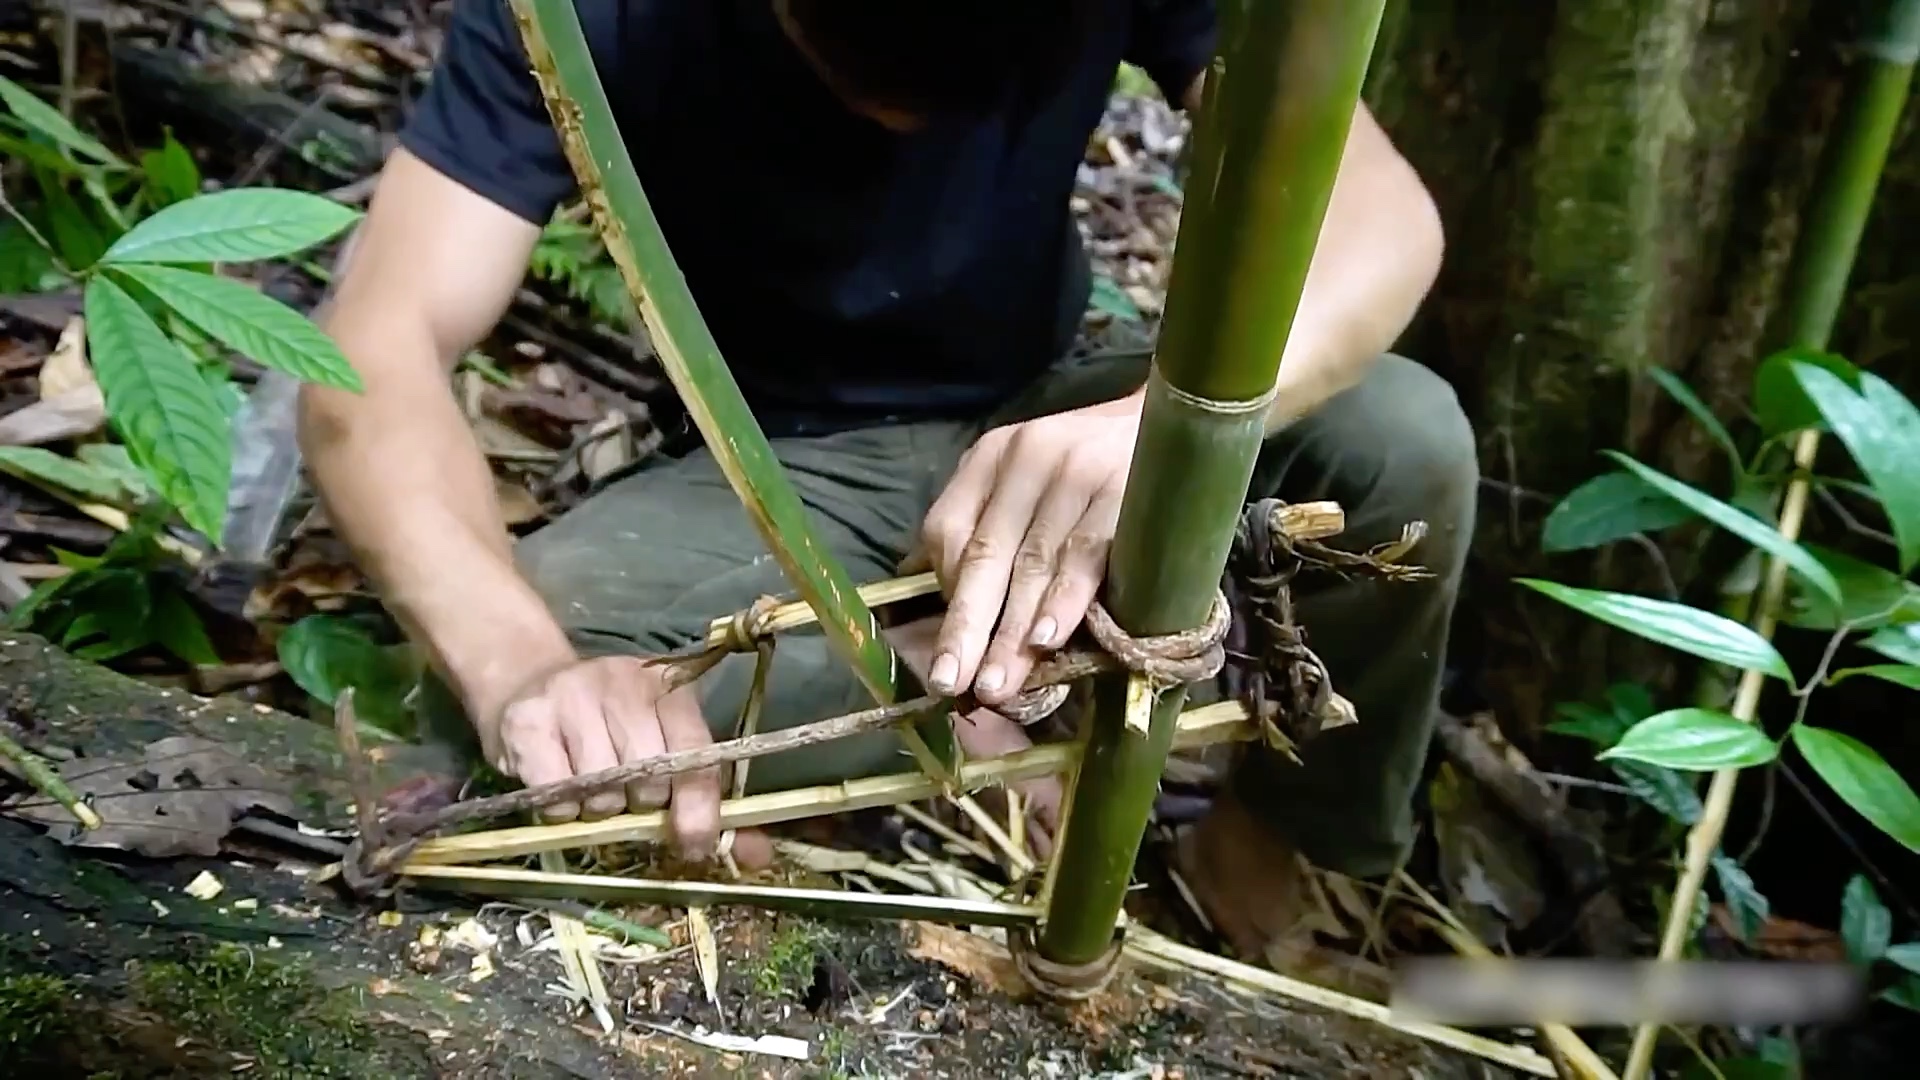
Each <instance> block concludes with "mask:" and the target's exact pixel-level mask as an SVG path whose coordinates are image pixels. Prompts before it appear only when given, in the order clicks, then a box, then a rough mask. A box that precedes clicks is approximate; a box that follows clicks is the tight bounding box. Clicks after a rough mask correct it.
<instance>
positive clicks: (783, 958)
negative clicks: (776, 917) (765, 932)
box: [753, 919, 826, 998]
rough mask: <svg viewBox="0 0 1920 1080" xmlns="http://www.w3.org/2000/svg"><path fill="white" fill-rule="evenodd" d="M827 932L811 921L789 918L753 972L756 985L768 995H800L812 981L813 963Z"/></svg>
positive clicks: (816, 958)
mask: <svg viewBox="0 0 1920 1080" xmlns="http://www.w3.org/2000/svg"><path fill="white" fill-rule="evenodd" d="M825 938H826V931H825V930H824V929H823V928H821V927H820V926H817V925H815V924H813V923H810V922H805V921H802V920H797V919H796V920H787V921H783V922H782V923H781V924H780V928H779V930H778V931H776V932H775V933H774V935H773V939H772V940H771V941H769V942H767V949H766V953H765V955H763V956H762V957H761V958H760V962H759V965H758V966H757V967H755V969H754V972H753V988H754V989H755V990H757V991H759V992H760V993H761V994H762V995H763V996H766V997H770V998H771V997H799V996H801V995H802V994H804V993H805V992H806V989H807V987H809V986H810V985H812V983H813V969H814V965H815V964H816V963H818V961H819V954H820V946H821V944H822V942H823V941H824V939H825Z"/></svg>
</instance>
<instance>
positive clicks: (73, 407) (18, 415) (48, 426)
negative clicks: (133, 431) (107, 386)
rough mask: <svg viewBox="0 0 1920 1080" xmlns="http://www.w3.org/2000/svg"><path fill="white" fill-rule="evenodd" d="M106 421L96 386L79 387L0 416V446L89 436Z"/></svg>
mask: <svg viewBox="0 0 1920 1080" xmlns="http://www.w3.org/2000/svg"><path fill="white" fill-rule="evenodd" d="M106 422H107V402H106V398H104V397H103V396H101V394H100V388H99V387H98V386H82V387H79V388H78V389H74V390H69V391H67V392H66V393H64V394H57V395H55V396H53V397H45V398H41V399H40V400H39V401H36V402H34V403H33V404H31V405H29V406H27V407H26V408H24V409H17V410H15V411H13V412H10V413H8V414H7V415H6V416H5V417H0V446H41V445H44V444H46V443H50V442H59V441H61V440H63V439H77V438H79V437H81V436H82V435H91V434H93V433H94V432H96V431H99V430H100V428H101V427H102V426H103V425H105V424H106Z"/></svg>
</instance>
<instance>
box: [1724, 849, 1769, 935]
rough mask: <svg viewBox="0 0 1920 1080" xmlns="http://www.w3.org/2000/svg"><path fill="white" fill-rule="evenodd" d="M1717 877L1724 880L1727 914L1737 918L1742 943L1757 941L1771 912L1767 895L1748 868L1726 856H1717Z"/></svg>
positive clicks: (1734, 918) (1735, 919)
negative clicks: (1756, 883)
mask: <svg viewBox="0 0 1920 1080" xmlns="http://www.w3.org/2000/svg"><path fill="white" fill-rule="evenodd" d="M1713 874H1714V877H1716V878H1718V879H1719V881H1720V895H1721V897H1722V898H1724V899H1725V900H1726V902H1727V912H1728V913H1729V914H1731V915H1732V916H1733V925H1734V929H1735V930H1737V931H1738V932H1739V936H1740V940H1741V941H1746V942H1751V941H1753V939H1754V937H1755V936H1756V935H1758V934H1759V933H1760V928H1761V927H1763V926H1765V925H1766V924H1767V916H1768V915H1769V914H1770V913H1771V905H1769V904H1768V903H1767V897H1766V895H1765V894H1764V893H1762V892H1761V891H1760V890H1759V888H1757V887H1756V886H1755V885H1754V884H1753V878H1752V877H1751V876H1749V875H1748V874H1747V871H1746V868H1745V867H1743V866H1741V865H1740V864H1739V863H1737V862H1734V861H1733V858H1732V857H1731V856H1729V855H1727V854H1725V853H1721V854H1716V855H1715V856H1714V857H1713Z"/></svg>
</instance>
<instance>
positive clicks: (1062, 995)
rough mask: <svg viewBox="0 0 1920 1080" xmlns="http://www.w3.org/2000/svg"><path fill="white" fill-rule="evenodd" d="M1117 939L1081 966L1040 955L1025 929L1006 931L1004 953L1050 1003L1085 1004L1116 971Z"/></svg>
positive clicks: (1110, 979)
mask: <svg viewBox="0 0 1920 1080" xmlns="http://www.w3.org/2000/svg"><path fill="white" fill-rule="evenodd" d="M1121 944H1122V943H1121V940H1120V938H1119V937H1117V936H1116V937H1115V938H1114V939H1113V943H1112V944H1111V945H1109V946H1108V947H1107V950H1106V951H1105V952H1104V953H1101V954H1100V955H1099V956H1098V957H1095V958H1094V959H1093V960H1090V961H1088V962H1087V963H1084V964H1063V963H1060V962H1059V961H1055V960H1049V959H1047V958H1046V957H1044V956H1042V955H1040V950H1039V949H1038V948H1036V947H1035V945H1034V941H1033V932H1032V930H1030V929H1029V928H1027V927H1025V926H1018V927H1013V928H1011V929H1009V930H1008V931H1007V950H1008V951H1009V952H1011V953H1012V954H1013V966H1014V967H1015V968H1016V969H1018V970H1019V972H1020V976H1021V977H1022V978H1024V979H1026V980H1027V985H1029V986H1031V987H1033V988H1034V990H1036V991H1038V992H1039V993H1040V995H1041V996H1043V997H1046V998H1050V999H1052V1000H1054V1001H1066V1002H1073V1001H1086V1000H1088V999H1089V998H1092V997H1094V996H1095V995H1097V994H1099V993H1100V992H1101V991H1102V990H1105V989H1106V988H1107V984H1109V983H1111V982H1112V981H1113V976H1114V973H1115V972H1117V971H1119V970H1120V955H1121Z"/></svg>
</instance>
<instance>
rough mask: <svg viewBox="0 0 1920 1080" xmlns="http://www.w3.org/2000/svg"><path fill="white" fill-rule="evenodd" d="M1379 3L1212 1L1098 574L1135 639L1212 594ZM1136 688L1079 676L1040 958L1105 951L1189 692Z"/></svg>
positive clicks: (1190, 611) (1188, 617) (1186, 620)
mask: <svg viewBox="0 0 1920 1080" xmlns="http://www.w3.org/2000/svg"><path fill="white" fill-rule="evenodd" d="M1382 7H1383V0H1296V2H1294V3H1286V4H1275V3H1257V2H1254V0H1234V2H1231V3H1224V4H1221V5H1220V14H1221V37H1220V40H1221V46H1220V51H1219V55H1218V56H1217V57H1216V58H1215V60H1214V63H1213V66H1212V68H1211V70H1210V71H1209V73H1208V76H1207V80H1206V95H1205V97H1206V100H1205V102H1204V103H1203V106H1202V111H1201V115H1200V120H1199V130H1198V132H1197V134H1196V137H1195V142H1194V169H1193V177H1192V180H1191V182H1190V183H1189V184H1188V186H1187V191H1188V197H1187V203H1186V206H1185V208H1184V210H1183V212H1182V220H1181V226H1180V237H1179V244H1178V249H1177V250H1178V254H1177V256H1176V258H1175V260H1174V269H1173V278H1172V282H1171V285H1170V288H1169V290H1168V295H1167V311H1166V321H1165V324H1164V326H1163V328H1162V330H1161V334H1160V342H1159V346H1158V348H1157V350H1156V351H1155V355H1154V369H1153V372H1152V374H1151V375H1150V376H1149V378H1148V382H1147V388H1146V402H1145V405H1144V406H1143V409H1142V413H1141V419H1140V435H1139V439H1138V440H1137V442H1136V444H1135V450H1134V458H1133V468H1132V472H1131V473H1130V475H1129V479H1128V482H1127V490H1126V495H1125V497H1124V500H1123V502H1122V505H1121V511H1120V521H1119V526H1118V529H1117V532H1116V535H1115V537H1114V543H1113V550H1112V556H1111V561H1110V565H1109V572H1108V581H1107V607H1108V610H1109V611H1110V612H1111V613H1112V615H1113V617H1114V619H1115V620H1116V621H1117V622H1118V623H1119V624H1120V625H1121V626H1122V627H1123V628H1125V629H1126V630H1127V631H1128V632H1130V633H1133V634H1135V635H1144V634H1164V633H1170V632H1174V631H1180V630H1186V629H1190V628H1191V627H1194V626H1197V625H1199V624H1200V623H1201V622H1202V621H1203V620H1204V619H1205V618H1206V615H1207V611H1208V607H1209V605H1210V604H1211V603H1212V600H1213V598H1214V595H1215V590H1216V588H1217V587H1218V585H1219V582H1220V574H1221V570H1222V569H1223V568H1224V566H1225V564H1226V558H1227V552H1228V549H1229V547H1230V546H1231V544H1232V540H1233V533H1234V526H1235V524H1236V523H1237V522H1238V520H1239V518H1240V514H1241V508H1242V505H1243V504H1244V502H1245V499H1246V492H1247V484H1248V481H1249V480H1250V479H1251V477H1252V473H1253V463H1254V458H1255V456H1256V455H1257V454H1258V453H1259V450H1260V445H1261V442H1262V440H1263V439H1264V437H1265V435H1266V428H1267V420H1268V412H1269V409H1270V406H1271V402H1272V395H1273V388H1274V384H1275V381H1276V379H1277V377H1278V372H1279V365H1280V356H1281V353H1282V351H1283V350H1284V348H1285V346H1286V341H1287V336H1288V334H1289V332H1290V331H1291V329H1292V325H1293V318H1294V315H1295V313H1296V311H1297V310H1298V308H1299V301H1300V292H1301V289H1302V287H1303V286H1304V284H1305V282H1306V277H1307V269H1308V266H1309V264H1310V263H1311V261H1312V258H1313V251H1314V247H1315V245H1316V244H1317V242H1318V240H1319V234H1320V225H1321V222H1322V220H1323V219H1324V217H1325V215H1326V207H1327V203H1328V201H1329V199H1330V197H1331V194H1332V189H1333V181H1334V177H1335V175H1336V173H1337V172H1338V170H1339V165H1340V158H1341V155H1342V152H1343V151H1344V149H1345V146H1346V140H1347V132H1348V129H1349V127H1350V125H1351V123H1352V119H1353V113H1354V109H1355V107H1356V104H1357V102H1358V98H1359V92H1360V86H1361V82H1362V80H1363V78H1364V76H1365V73H1366V68H1367V60H1368V56H1369V54H1370V52H1371V50H1372V47H1373V39H1374V34H1375V33H1376V32H1377V30H1378V28H1379V25H1380V17H1381V10H1382ZM1146 689H1147V688H1146V687H1145V686H1144V684H1143V680H1141V679H1139V678H1137V677H1119V676H1109V677H1103V678H1099V679H1096V680H1095V682H1094V711H1093V722H1092V724H1091V725H1090V730H1089V732H1088V739H1087V751H1086V754H1085V756H1084V758H1083V760H1082V761H1081V764H1080V769H1079V773H1078V776H1077V777H1076V779H1075V791H1074V796H1073V799H1072V801H1071V807H1072V813H1071V815H1070V816H1069V818H1068V819H1067V822H1066V825H1065V828H1064V830H1063V836H1062V837H1061V841H1060V842H1061V850H1060V856H1059V861H1058V863H1057V866H1056V867H1055V869H1054V870H1053V872H1051V873H1050V875H1049V876H1050V879H1051V884H1052V893H1051V896H1050V898H1049V902H1048V906H1047V920H1046V925H1045V929H1044V932H1043V934H1042V936H1041V939H1040V952H1041V954H1042V955H1043V956H1044V957H1045V958H1046V959H1048V960H1050V961H1052V962H1055V963H1060V964H1087V963H1091V962H1093V961H1095V960H1097V959H1099V958H1100V957H1101V956H1102V955H1104V954H1105V953H1106V951H1107V950H1108V948H1109V947H1110V946H1111V945H1112V941H1113V936H1114V925H1115V923H1114V919H1115V916H1116V915H1117V914H1118V913H1119V911H1120V907H1121V903H1122V901H1123V900H1124V899H1125V896H1126V891H1127V887H1128V885H1129V883H1130V881H1131V879H1132V873H1133V863H1134V858H1135V856H1136V855H1137V854H1138V852H1139V847H1140V840H1141V837H1142V835H1143V834H1144V833H1145V830H1146V824H1147V816H1148V813H1149V811H1150V810H1151V808H1152V804H1153V796H1154V792H1155V790H1156V789H1157V787H1158V784H1159V781H1160V773H1161V770H1162V769H1163V768H1164V767H1165V764H1166V757H1167V751H1168V748H1169V746H1170V745H1171V743H1172V741H1173V735H1174V730H1175V727H1176V718H1177V717H1178V715H1179V713H1180V708H1181V705H1182V704H1183V702H1184V700H1185V697H1186V695H1185V692H1184V690H1183V689H1175V690H1171V691H1168V692H1165V693H1159V694H1153V693H1148V692H1145V691H1146ZM1130 719H1131V720H1132V721H1133V722H1132V723H1129V722H1128V721H1129V720H1130ZM1141 728H1144V729H1145V730H1144V735H1143V733H1142V731H1141V730H1139V729H1141Z"/></svg>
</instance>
